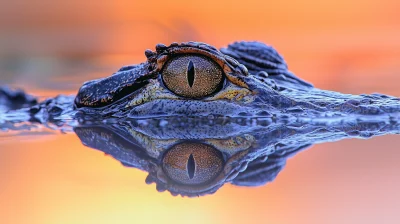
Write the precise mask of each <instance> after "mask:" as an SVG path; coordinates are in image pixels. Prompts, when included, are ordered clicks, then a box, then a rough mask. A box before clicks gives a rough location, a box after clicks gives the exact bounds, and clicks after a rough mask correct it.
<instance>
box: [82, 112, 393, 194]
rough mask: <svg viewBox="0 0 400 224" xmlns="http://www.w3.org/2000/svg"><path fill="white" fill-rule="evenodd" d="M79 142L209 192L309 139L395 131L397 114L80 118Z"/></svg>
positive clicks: (269, 168) (246, 177)
mask: <svg viewBox="0 0 400 224" xmlns="http://www.w3.org/2000/svg"><path fill="white" fill-rule="evenodd" d="M74 131H75V133H76V134H77V135H78V137H79V138H80V140H81V141H82V143H83V144H84V145H86V146H88V147H91V148H94V149H98V150H100V151H103V152H104V153H106V154H108V155H111V156H112V157H113V158H115V159H117V160H119V161H120V162H121V163H122V164H123V165H124V166H126V167H132V168H136V169H140V170H143V171H146V172H147V173H148V176H147V178H146V183H148V184H151V183H155V184H156V186H157V190H158V191H160V192H162V191H165V190H167V191H169V192H170V193H171V194H172V195H182V196H189V197H193V196H202V195H207V194H212V193H214V192H216V191H217V190H218V189H219V188H221V187H222V186H223V185H224V184H225V183H231V184H233V185H237V186H261V185H265V184H266V183H268V182H271V181H273V180H274V179H275V178H276V176H277V175H278V174H279V172H280V171H281V170H282V169H283V168H284V166H285V164H286V160H287V159H288V158H290V157H292V156H294V155H295V154H296V153H298V152H299V151H301V150H304V149H306V148H308V147H309V146H311V145H312V144H314V143H321V142H327V141H337V140H340V139H344V138H355V137H357V138H368V137H371V136H375V135H381V134H389V133H392V134H398V133H400V124H399V123H398V122H397V121H396V120H390V119H389V120H386V119H383V118H382V119H381V120H362V119H356V120H355V119H351V118H349V119H347V120H346V119H345V120H343V119H341V120H337V121H334V120H319V121H312V122H311V121H308V122H305V121H302V122H301V121H296V122H293V121H292V122H289V121H274V120H272V119H243V118H182V117H180V118H176V117H175V118H174V117H171V118H168V119H151V120H150V119H149V120H128V121H123V122H117V123H110V124H104V123H101V124H81V125H79V126H77V127H75V128H74Z"/></svg>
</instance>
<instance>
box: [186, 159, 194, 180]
mask: <svg viewBox="0 0 400 224" xmlns="http://www.w3.org/2000/svg"><path fill="white" fill-rule="evenodd" d="M195 166H196V164H195V161H194V157H193V154H190V156H189V159H188V162H187V164H186V170H187V172H188V175H189V179H193V177H194V172H195V169H196V167H195Z"/></svg>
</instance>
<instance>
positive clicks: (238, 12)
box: [0, 0, 400, 224]
mask: <svg viewBox="0 0 400 224" xmlns="http://www.w3.org/2000/svg"><path fill="white" fill-rule="evenodd" d="M399 11H400V1H397V0H364V1H361V0H336V1H320V0H305V1H261V0H260V1H255V0H247V1H216V0H214V1H207V0H203V1H196V2H195V1H192V2H190V1H141V2H139V1H135V0H131V1H110V2H104V1H91V0H90V1H86V2H84V3H83V2H81V1H77V0H73V1H65V2H53V1H45V0H37V1H20V0H13V1H12V2H10V1H5V0H1V3H0V84H9V85H11V86H14V87H21V88H24V89H26V90H28V91H30V92H31V93H34V94H36V95H39V96H42V97H49V96H54V95H56V94H58V93H63V94H75V93H76V91H77V89H78V88H79V86H80V85H81V84H82V82H83V81H85V80H88V79H92V78H97V77H103V76H108V75H110V74H111V73H113V72H114V71H116V70H117V69H118V68H119V67H121V66H122V65H126V64H133V63H139V62H142V61H144V60H145V57H144V54H143V52H144V50H145V49H147V48H150V49H154V46H155V44H157V43H159V42H162V43H165V44H169V43H171V42H174V41H177V42H181V41H188V40H196V41H203V42H207V43H209V44H212V45H214V46H216V47H222V46H226V45H227V44H228V43H230V42H233V41H235V40H259V41H263V42H266V43H268V44H271V45H273V46H275V47H276V48H277V49H278V51H279V52H280V53H281V54H283V56H284V57H285V59H286V61H287V62H288V64H289V68H290V69H291V70H292V71H294V72H295V73H296V74H297V75H298V76H300V77H302V78H304V79H306V80H308V81H310V82H312V83H313V84H315V86H317V87H319V88H323V89H331V90H335V91H341V92H347V93H354V94H356V93H371V92H381V93H385V94H390V95H395V96H399V95H400V88H399V81H400V76H399V73H400V41H399V40H400V13H399ZM11 134H12V133H11ZM399 145H400V138H399V137H398V136H384V137H377V138H373V139H371V140H367V141H365V140H345V141H341V142H336V143H326V144H323V145H316V146H314V147H312V148H311V149H310V150H307V151H305V152H302V153H300V154H298V155H297V156H296V157H295V158H294V159H291V160H289V162H288V165H287V167H286V169H285V170H283V171H282V172H281V174H280V175H279V176H278V177H277V180H276V181H275V182H274V183H271V184H269V185H268V186H264V187H259V188H239V187H235V186H231V185H226V186H225V187H224V188H222V189H221V190H220V191H218V192H217V193H216V194H215V195H213V196H207V197H202V198H196V199H187V198H180V197H172V196H170V195H169V193H167V192H165V193H158V192H157V191H156V190H155V185H150V186H149V185H146V184H145V183H144V179H145V177H146V173H144V172H141V171H138V170H133V169H128V168H124V167H122V166H121V165H120V164H119V163H118V162H117V161H115V160H113V159H112V158H110V157H106V156H104V154H102V153H100V152H98V151H95V150H91V149H88V148H85V147H83V146H82V145H81V143H80V141H79V139H78V138H77V137H76V136H74V135H72V134H66V135H53V134H40V135H39V134H38V135H35V136H34V137H33V136H32V135H25V136H19V137H12V136H10V133H7V134H0V180H1V182H0V199H1V200H0V223H40V224H42V223H160V222H164V223H399V220H400V213H399V211H400V192H399V190H398V189H400V175H399V172H398V171H399V170H400V163H399V162H398V160H399V158H400V152H399V150H398V149H399Z"/></svg>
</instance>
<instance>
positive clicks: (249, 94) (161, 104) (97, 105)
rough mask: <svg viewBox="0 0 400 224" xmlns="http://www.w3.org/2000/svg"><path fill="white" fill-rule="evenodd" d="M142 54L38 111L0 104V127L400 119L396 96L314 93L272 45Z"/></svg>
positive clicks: (189, 47)
mask: <svg viewBox="0 0 400 224" xmlns="http://www.w3.org/2000/svg"><path fill="white" fill-rule="evenodd" d="M145 55H146V57H147V61H146V62H143V63H140V64H136V65H129V66H124V67H122V68H121V69H119V70H118V71H117V72H116V73H114V74H112V75H111V76H109V77H105V78H100V79H96V80H91V81H88V82H85V83H84V84H83V85H82V87H81V88H80V89H79V91H78V93H77V95H76V96H64V95H60V96H57V97H55V98H50V99H47V100H44V101H42V102H40V103H36V104H35V103H34V102H35V100H34V99H32V98H31V97H28V98H27V100H30V101H29V102H27V103H25V104H23V103H21V102H20V103H19V104H18V105H22V107H21V108H19V109H16V108H15V106H12V107H8V108H7V105H14V104H13V103H3V104H2V105H6V106H3V109H2V110H3V113H0V123H5V122H14V123H15V122H23V121H36V122H41V123H48V122H52V123H57V122H58V123H60V122H61V123H62V121H63V120H64V119H66V118H71V119H75V120H78V119H86V120H87V119H92V120H109V119H125V118H136V119H139V118H151V117H165V116H195V117H197V116H206V117H207V116H211V117H214V116H217V117H218V116H226V117H272V118H274V119H294V120H298V119H303V120H304V119H305V120H307V119H318V118H327V117H330V118H343V117H348V116H355V117H364V116H366V117H376V116H385V117H387V118H388V119H398V116H399V112H400V100H399V98H398V97H393V96H387V95H383V94H369V95H366V94H362V95H351V94H343V93H339V92H334V91H328V90H321V89H318V88H315V87H313V85H311V84H310V83H308V82H306V81H304V80H302V79H300V78H299V77H298V76H296V75H295V74H294V73H292V72H290V71H289V69H288V66H287V64H286V62H285V60H284V59H283V57H282V56H281V55H280V54H279V53H278V52H277V51H276V50H275V49H274V48H273V47H272V46H269V45H266V44H264V43H260V42H235V43H233V44H230V45H228V46H227V47H226V48H222V49H220V50H218V49H216V48H215V47H213V46H211V45H208V44H205V43H200V42H185V43H180V44H179V43H172V44H171V45H169V46H166V45H163V44H157V46H156V47H155V51H152V50H146V51H145ZM4 92H7V91H3V92H1V91H0V99H2V98H3V101H7V99H8V101H11V102H13V100H12V99H11V98H10V95H13V94H10V93H8V94H7V93H4ZM14 95H15V94H14ZM20 98H21V97H20ZM4 99H5V100H4ZM21 99H23V97H22V98H21ZM23 105H29V106H23ZM7 109H8V110H10V111H9V112H7V113H4V111H6V110H7ZM0 111H1V108H0Z"/></svg>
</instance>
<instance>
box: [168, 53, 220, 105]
mask: <svg viewBox="0 0 400 224" xmlns="http://www.w3.org/2000/svg"><path fill="white" fill-rule="evenodd" d="M161 73H162V78H163V82H164V84H165V86H166V87H167V88H168V89H169V90H170V91H171V92H173V93H175V94H176V95H178V96H182V97H187V98H202V97H206V96H209V95H211V94H214V93H216V92H218V91H219V90H220V89H221V88H222V84H223V81H224V75H223V71H222V69H221V67H220V66H219V65H218V64H217V63H215V62H214V61H212V60H211V59H209V58H207V57H204V56H201V55H180V56H177V57H175V58H172V59H171V60H169V61H168V62H167V63H166V64H165V66H164V69H163V71H162V72H161Z"/></svg>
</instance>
